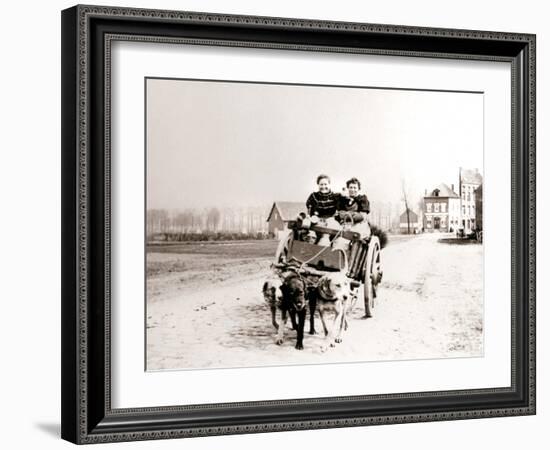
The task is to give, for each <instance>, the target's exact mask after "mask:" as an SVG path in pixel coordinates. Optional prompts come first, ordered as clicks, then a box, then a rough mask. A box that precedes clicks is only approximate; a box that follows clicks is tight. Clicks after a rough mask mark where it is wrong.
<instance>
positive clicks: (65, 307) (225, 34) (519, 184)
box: [62, 6, 535, 444]
mask: <svg viewBox="0 0 550 450" xmlns="http://www.w3.org/2000/svg"><path fill="white" fill-rule="evenodd" d="M114 40H142V41H147V42H160V43H164V42H171V43H178V42H185V43H195V44H200V45H218V46H243V47H259V48H264V49H266V51H269V49H273V48H275V49H299V50H304V51H311V50H314V51H321V52H349V53H364V54H381V55H401V56H411V57H419V58H422V57H431V58H450V59H458V60H461V59H475V60H488V61H507V62H510V63H511V67H512V92H511V95H512V117H511V129H512V142H511V146H512V173H511V174H510V176H511V181H512V190H511V193H510V195H511V198H512V236H511V241H512V302H511V304H512V314H511V317H512V342H511V347H510V348H511V353H512V355H511V357H512V358H511V360H512V373H511V380H512V383H511V386H509V387H506V388H496V387H495V388H493V389H477V390H469V391H462V390H458V391H447V392H442V391H435V392H423V393H415V394H412V393H411V394H407V393H404V394H391V395H390V394H388V395H370V396H369V395H365V396H354V397H330V398H315V399H289V400H279V401H262V402H247V403H229V404H214V405H208V406H206V405H186V406H172V407H150V408H139V409H131V410H130V409H113V408H112V407H111V390H110V389H111V385H110V377H111V372H110V371H111V359H110V358H111V354H110V327H111V323H110V181H111V178H110V177H111V174H110V116H109V111H110V109H109V107H110V103H109V102H110V45H111V43H112V42H113V41H114ZM528 414H535V36H534V35H530V34H515V33H500V32H485V31H469V30H451V29H434V28H418V27H405V26H394V25H376V24H365V23H344V22H328V21H313V20H301V19H300V20H299V19H282V18H271V17H251V16H231V15H217V14H204V13H191V12H178V11H156V10H143V9H126V8H112V7H98V6H75V7H73V8H70V9H67V10H65V11H63V12H62V437H63V438H64V439H67V440H69V441H71V442H74V443H78V444H84V443H98V442H110V441H131V440H142V439H166V438H175V437H191V436H203V435H216V434H230V433H231V434H232V433H235V434H236V433H252V432H267V431H282V430H299V429H311V428H327V427H346V426H362V425H373V424H388V423H403V422H421V421H438V420H452V419H468V418H483V417H495V416H510V415H528Z"/></svg>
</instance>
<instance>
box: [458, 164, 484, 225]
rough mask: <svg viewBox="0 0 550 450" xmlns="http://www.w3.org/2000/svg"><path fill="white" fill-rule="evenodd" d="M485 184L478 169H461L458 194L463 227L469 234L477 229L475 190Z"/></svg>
mask: <svg viewBox="0 0 550 450" xmlns="http://www.w3.org/2000/svg"><path fill="white" fill-rule="evenodd" d="M482 183H483V177H482V176H481V174H480V173H479V171H478V169H473V170H472V169H464V168H462V167H461V168H460V169H459V187H458V189H459V190H458V193H459V195H460V202H461V226H462V227H463V228H464V233H466V234H469V233H471V232H472V231H474V230H475V229H476V196H475V190H476V189H477V188H478V187H479V186H481V184H482Z"/></svg>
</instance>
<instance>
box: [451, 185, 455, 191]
mask: <svg viewBox="0 0 550 450" xmlns="http://www.w3.org/2000/svg"><path fill="white" fill-rule="evenodd" d="M451 191H453V192H454V191H455V185H454V184H451Z"/></svg>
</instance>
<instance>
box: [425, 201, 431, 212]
mask: <svg viewBox="0 0 550 450" xmlns="http://www.w3.org/2000/svg"><path fill="white" fill-rule="evenodd" d="M426 211H427V212H432V204H431V203H426Z"/></svg>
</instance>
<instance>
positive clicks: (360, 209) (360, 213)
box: [337, 178, 370, 234]
mask: <svg viewBox="0 0 550 450" xmlns="http://www.w3.org/2000/svg"><path fill="white" fill-rule="evenodd" d="M346 188H347V189H346V190H344V194H342V195H341V196H340V198H339V201H338V205H337V207H338V219H339V220H340V222H342V223H346V222H348V221H349V222H351V225H353V229H354V230H357V231H360V232H361V233H362V234H370V228H369V226H368V223H367V214H368V213H369V212H370V203H369V200H368V198H367V196H366V195H365V194H360V193H359V191H360V190H361V182H360V181H359V180H358V179H357V178H351V179H349V180H348V181H347V182H346ZM346 191H347V192H346ZM359 224H360V225H359Z"/></svg>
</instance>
